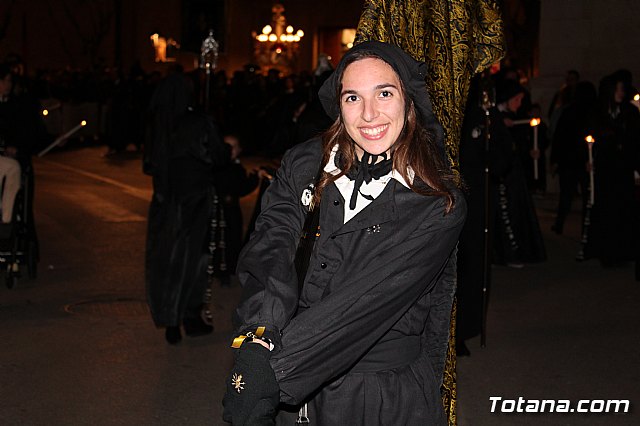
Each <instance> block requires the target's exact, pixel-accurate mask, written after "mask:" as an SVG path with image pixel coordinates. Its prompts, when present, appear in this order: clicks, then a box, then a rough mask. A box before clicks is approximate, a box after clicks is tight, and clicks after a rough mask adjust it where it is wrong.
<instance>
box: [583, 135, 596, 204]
mask: <svg viewBox="0 0 640 426" xmlns="http://www.w3.org/2000/svg"><path fill="white" fill-rule="evenodd" d="M585 140H586V141H587V147H588V148H589V186H590V187H591V191H590V193H589V203H590V204H591V205H592V206H593V204H594V202H595V192H596V187H595V176H594V174H593V144H594V142H595V141H596V140H595V139H594V138H593V136H591V135H589V136H587V137H586V138H585Z"/></svg>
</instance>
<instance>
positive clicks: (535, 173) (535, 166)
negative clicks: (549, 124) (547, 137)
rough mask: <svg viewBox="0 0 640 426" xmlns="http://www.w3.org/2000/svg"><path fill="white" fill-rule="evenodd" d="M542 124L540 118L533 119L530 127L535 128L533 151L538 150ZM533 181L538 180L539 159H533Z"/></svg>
mask: <svg viewBox="0 0 640 426" xmlns="http://www.w3.org/2000/svg"><path fill="white" fill-rule="evenodd" d="M539 124H540V119H539V118H532V119H531V121H530V122H529V125H530V126H531V127H533V150H534V151H537V150H538V125H539ZM533 179H535V180H538V158H537V157H536V158H534V159H533Z"/></svg>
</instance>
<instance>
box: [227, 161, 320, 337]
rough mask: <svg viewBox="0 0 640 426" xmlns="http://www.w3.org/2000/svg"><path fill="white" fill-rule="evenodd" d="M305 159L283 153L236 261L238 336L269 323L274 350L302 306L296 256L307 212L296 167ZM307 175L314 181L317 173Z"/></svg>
mask: <svg viewBox="0 0 640 426" xmlns="http://www.w3.org/2000/svg"><path fill="white" fill-rule="evenodd" d="M314 154H315V152H314ZM317 155H318V154H316V156H317ZM301 163H302V164H301ZM304 163H305V161H304V158H301V157H300V156H297V157H296V158H295V159H294V158H293V156H292V155H291V151H289V152H287V153H286V154H285V155H284V157H283V159H282V163H281V166H280V169H278V171H277V173H276V178H275V179H274V180H273V182H272V183H271V184H270V185H269V188H268V189H267V190H266V191H265V194H264V196H263V198H262V207H261V213H260V216H259V217H258V219H257V221H256V226H255V230H254V232H253V233H252V234H251V239H250V240H249V242H248V243H247V244H246V245H245V247H244V248H243V250H242V252H241V253H240V260H239V262H238V271H237V272H238V278H239V279H240V282H241V283H242V286H243V297H242V302H241V304H240V306H239V307H238V309H237V310H236V312H235V318H234V321H235V323H236V327H237V331H238V333H239V334H240V333H245V332H247V331H254V332H255V330H256V328H257V327H260V326H263V327H266V332H265V336H266V337H269V338H270V339H271V340H272V341H273V342H274V344H275V346H276V348H279V347H280V344H279V343H280V332H281V330H282V329H283V328H284V327H285V325H286V324H287V323H288V322H289V320H290V318H291V317H292V316H293V314H294V313H295V311H296V309H297V305H298V281H297V275H296V271H295V266H294V263H293V259H294V257H295V252H296V248H297V245H298V241H299V239H300V233H301V232H302V226H303V223H304V218H305V211H304V209H303V207H302V204H301V203H300V194H298V193H297V191H296V185H295V178H294V176H293V170H296V168H298V171H299V168H300V167H302V168H304V167H305V164H304ZM316 163H318V160H317V159H316ZM316 167H317V165H316ZM303 175H304V173H303ZM308 175H309V176H310V177H311V179H313V177H314V174H313V172H309V174H308ZM309 176H307V178H308V177H309ZM298 177H299V176H298Z"/></svg>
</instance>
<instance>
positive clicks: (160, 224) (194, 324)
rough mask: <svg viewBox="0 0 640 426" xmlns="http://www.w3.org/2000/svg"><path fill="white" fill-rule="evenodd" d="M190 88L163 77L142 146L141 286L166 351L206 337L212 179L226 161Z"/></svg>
mask: <svg viewBox="0 0 640 426" xmlns="http://www.w3.org/2000/svg"><path fill="white" fill-rule="evenodd" d="M192 87H193V86H192V84H191V82H190V81H188V80H187V78H186V77H185V76H184V75H183V74H182V73H180V72H176V73H174V74H171V75H169V76H168V77H167V78H166V79H165V80H164V81H162V82H161V83H160V84H159V85H158V88H157V89H156V92H155V93H154V95H153V98H152V100H151V105H150V111H149V115H150V123H149V130H148V138H147V144H146V146H145V160H146V161H145V171H146V172H147V173H149V174H151V175H152V176H153V187H154V193H153V198H152V200H151V205H150V207H149V220H148V229H147V246H146V261H145V280H146V288H147V301H148V303H149V308H150V310H151V314H152V317H153V320H154V323H155V324H156V326H158V327H165V338H166V340H167V342H168V343H170V344H176V343H178V342H179V341H180V340H181V338H182V333H181V330H180V327H181V326H184V329H185V333H186V334H187V335H191V336H195V335H201V334H206V333H210V332H211V331H212V327H211V326H210V325H209V324H206V323H205V322H204V320H203V318H202V316H201V311H202V306H203V300H204V293H205V289H206V286H207V283H208V276H207V266H208V264H209V261H210V252H209V242H210V239H211V228H210V219H211V217H212V215H213V214H214V211H213V206H214V197H215V179H214V176H215V172H216V170H217V168H218V167H220V166H221V165H223V164H226V163H227V162H228V161H229V148H228V146H227V145H226V144H224V143H223V142H222V138H221V137H220V135H219V132H218V128H217V126H216V125H215V124H214V123H213V121H212V120H211V118H210V117H208V116H206V115H205V114H203V113H200V112H196V111H194V110H193V109H192V108H190V106H191V105H192V100H193V96H192V89H191V88H192Z"/></svg>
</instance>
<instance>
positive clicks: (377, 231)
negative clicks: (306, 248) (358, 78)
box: [236, 139, 466, 425]
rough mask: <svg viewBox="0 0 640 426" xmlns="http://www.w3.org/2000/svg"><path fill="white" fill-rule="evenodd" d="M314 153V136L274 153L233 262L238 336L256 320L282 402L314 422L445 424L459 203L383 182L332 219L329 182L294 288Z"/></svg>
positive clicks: (336, 198) (336, 205)
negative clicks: (278, 158) (268, 179)
mask: <svg viewBox="0 0 640 426" xmlns="http://www.w3.org/2000/svg"><path fill="white" fill-rule="evenodd" d="M320 158H321V152H320V141H319V139H314V140H311V141H309V142H306V143H304V144H301V145H298V146H296V147H294V148H293V149H291V150H290V151H289V152H288V153H287V154H285V156H284V158H283V161H282V166H281V168H280V170H279V171H278V173H277V176H276V179H275V180H274V181H273V182H272V184H271V185H270V187H269V189H268V190H267V191H266V193H265V196H264V199H263V204H262V213H261V215H260V217H259V218H258V220H257V223H256V229H255V231H254V233H253V235H252V237H251V239H250V241H249V242H248V244H247V245H246V246H245V248H244V249H243V251H242V253H241V258H240V262H239V266H238V274H239V278H240V281H241V283H242V285H243V287H244V293H245V294H244V299H243V301H242V303H241V304H240V306H239V308H238V309H237V311H236V319H237V321H238V332H245V331H248V330H252V329H255V328H256V327H258V326H266V327H267V333H266V334H267V335H268V336H269V337H271V338H272V339H273V340H274V343H275V350H274V353H273V355H272V357H271V365H272V367H273V369H274V371H275V374H276V378H277V380H278V383H279V386H280V395H281V402H283V403H285V404H291V405H297V404H300V403H302V402H305V401H309V410H310V417H311V419H312V420H311V421H312V422H313V424H317V425H337V424H354V425H357V424H366V425H392V424H403V425H424V424H444V423H445V418H444V410H443V406H442V400H441V396H440V385H441V383H442V374H443V369H444V357H445V353H446V349H447V343H448V333H449V320H450V312H451V303H452V300H453V293H454V291H455V284H454V282H455V280H454V278H453V277H454V275H455V264H454V263H455V262H452V261H450V258H451V254H452V252H453V250H454V248H455V245H456V241H457V239H458V235H459V233H460V230H461V228H462V225H463V222H464V218H465V214H466V204H465V201H464V199H463V197H462V196H461V194H460V193H459V192H458V191H457V190H454V193H455V199H456V204H455V207H454V208H453V209H452V211H451V212H449V213H448V214H445V206H446V201H445V199H444V198H442V197H434V196H421V195H418V194H416V193H414V192H413V191H411V190H409V189H407V188H406V187H404V186H403V185H402V184H400V183H398V182H397V181H395V180H391V181H390V182H389V183H388V184H387V186H386V187H385V189H384V191H383V192H382V193H381V194H380V195H379V196H378V197H377V198H376V199H375V200H374V201H372V203H371V204H370V205H368V206H367V207H365V208H364V209H363V210H362V211H361V212H360V213H358V214H357V215H356V216H355V217H354V218H352V219H351V220H350V221H348V222H347V223H346V224H343V215H344V210H343V209H344V202H345V200H344V199H343V198H342V196H341V194H340V191H339V190H338V189H337V187H336V186H335V185H334V184H331V185H329V186H327V187H326V188H325V190H324V193H323V196H322V202H321V204H320V230H321V231H320V232H321V235H320V237H319V238H318V240H317V242H316V244H315V246H314V251H313V253H312V255H311V259H310V266H309V269H308V272H307V275H306V279H305V283H304V287H303V292H302V294H301V295H299V294H298V282H297V275H296V271H295V267H294V262H293V260H294V256H295V252H296V247H297V245H298V241H299V238H300V233H301V230H302V226H303V222H304V218H305V208H304V207H303V205H302V203H301V195H302V193H303V191H304V190H305V188H306V187H307V186H308V185H309V184H310V183H312V182H313V181H314V178H315V176H316V174H317V170H318V168H319V160H320Z"/></svg>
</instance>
